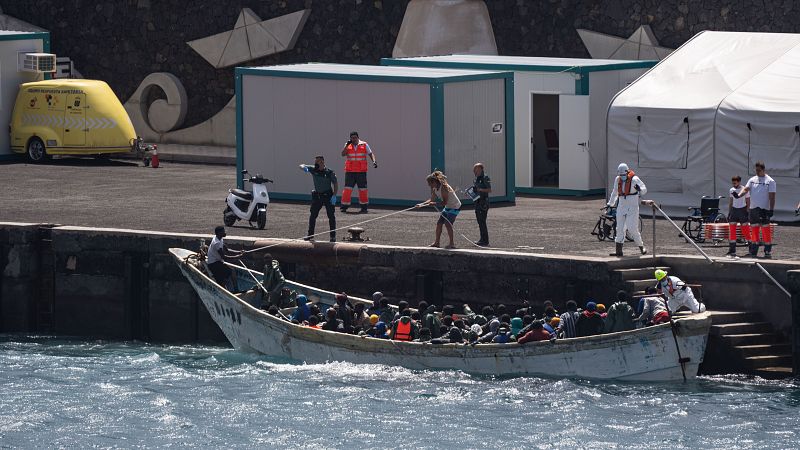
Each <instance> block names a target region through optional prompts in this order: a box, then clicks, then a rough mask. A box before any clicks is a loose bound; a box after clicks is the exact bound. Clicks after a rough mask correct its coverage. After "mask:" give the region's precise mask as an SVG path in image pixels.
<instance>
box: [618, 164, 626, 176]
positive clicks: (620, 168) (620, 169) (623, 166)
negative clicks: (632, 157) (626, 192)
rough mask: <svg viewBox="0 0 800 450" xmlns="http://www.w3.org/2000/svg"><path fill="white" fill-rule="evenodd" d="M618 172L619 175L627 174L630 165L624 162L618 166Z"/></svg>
mask: <svg viewBox="0 0 800 450" xmlns="http://www.w3.org/2000/svg"><path fill="white" fill-rule="evenodd" d="M617 173H618V174H619V175H625V174H626V173H628V165H627V164H625V163H622V164H620V165H619V166H617Z"/></svg>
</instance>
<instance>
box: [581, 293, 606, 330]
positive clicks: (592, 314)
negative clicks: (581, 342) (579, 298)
mask: <svg viewBox="0 0 800 450" xmlns="http://www.w3.org/2000/svg"><path fill="white" fill-rule="evenodd" d="M605 326H606V325H605V322H604V321H603V318H602V317H600V314H599V313H598V312H597V303H595V302H593V301H591V300H590V301H589V302H587V303H586V309H584V310H583V313H582V314H581V315H580V316H579V317H578V322H577V323H576V324H575V334H576V336H577V337H585V336H594V335H597V334H602V333H603V330H604V329H605Z"/></svg>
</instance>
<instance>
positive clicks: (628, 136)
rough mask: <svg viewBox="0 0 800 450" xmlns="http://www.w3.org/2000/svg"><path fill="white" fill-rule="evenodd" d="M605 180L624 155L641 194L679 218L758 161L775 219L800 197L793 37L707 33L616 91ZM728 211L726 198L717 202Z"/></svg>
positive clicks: (787, 215)
mask: <svg viewBox="0 0 800 450" xmlns="http://www.w3.org/2000/svg"><path fill="white" fill-rule="evenodd" d="M607 123H608V134H607V136H608V168H609V180H608V184H609V186H610V183H611V179H613V176H614V175H613V174H614V173H615V172H616V166H617V165H618V164H619V163H620V162H626V163H627V164H628V165H629V166H630V167H631V168H632V169H633V170H634V171H636V173H637V174H638V175H639V176H641V177H642V179H643V180H644V182H645V183H646V184H647V187H648V191H649V192H648V197H649V198H652V199H655V200H656V201H658V202H659V203H661V204H662V206H663V207H664V208H665V210H666V211H667V212H668V213H669V214H671V215H677V216H680V215H685V214H686V207H687V206H692V205H697V204H699V201H700V197H701V196H703V195H721V196H723V197H725V196H727V194H728V189H729V188H730V179H731V176H733V175H741V177H742V179H743V181H746V180H747V179H748V178H749V177H751V176H752V175H754V172H753V164H754V163H755V162H756V161H757V160H763V161H764V162H765V163H766V166H767V173H768V174H770V175H771V176H772V177H773V178H774V179H775V180H776V182H777V184H778V194H777V203H776V207H775V219H776V220H794V208H795V205H796V204H797V202H798V200H800V34H781V33H735V32H713V31H705V32H702V33H699V34H697V35H696V36H695V37H693V38H692V39H691V40H689V41H688V42H687V43H685V44H684V45H683V46H681V47H680V48H679V49H678V50H676V51H675V52H673V53H672V54H670V55H669V56H668V57H667V58H665V59H664V60H663V61H661V62H660V63H659V64H658V65H656V66H655V67H654V68H652V69H651V70H650V71H649V72H647V73H646V74H645V75H643V76H642V77H641V78H639V79H638V80H637V81H635V82H634V83H633V84H631V85H630V86H628V87H627V88H625V89H624V90H622V91H621V92H620V93H619V94H618V95H617V96H616V97H615V98H614V99H613V100H612V102H611V105H610V106H609V111H608V119H607ZM720 204H721V205H724V206H723V210H725V209H726V206H727V200H725V199H723V201H722V202H721V203H720Z"/></svg>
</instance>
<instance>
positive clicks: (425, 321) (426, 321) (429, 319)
mask: <svg viewBox="0 0 800 450" xmlns="http://www.w3.org/2000/svg"><path fill="white" fill-rule="evenodd" d="M419 310H420V311H423V313H422V328H427V329H428V330H429V331H430V333H431V338H432V339H435V338H438V337H441V335H442V331H441V329H442V321H441V319H439V316H437V315H436V305H430V306H428V304H427V302H425V301H424V300H423V301H421V302H419Z"/></svg>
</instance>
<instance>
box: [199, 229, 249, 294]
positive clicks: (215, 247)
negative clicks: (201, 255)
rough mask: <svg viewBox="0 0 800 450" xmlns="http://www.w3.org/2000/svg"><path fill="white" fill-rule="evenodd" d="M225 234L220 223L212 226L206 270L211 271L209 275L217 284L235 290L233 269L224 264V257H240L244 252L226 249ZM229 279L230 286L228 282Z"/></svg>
mask: <svg viewBox="0 0 800 450" xmlns="http://www.w3.org/2000/svg"><path fill="white" fill-rule="evenodd" d="M225 236H227V233H225V227H224V226H222V225H220V226H218V227H216V228H214V239H212V240H211V244H210V245H209V246H208V253H207V254H206V264H208V270H209V271H211V275H212V276H213V277H214V280H215V281H216V282H217V284H219V285H220V286H222V287H224V288H225V289H229V290H230V291H231V292H233V291H235V290H236V279H235V278H234V277H233V276H232V275H233V271H232V270H231V269H230V267H228V266H226V265H225V259H227V258H241V257H242V255H243V254H244V252H234V251H231V250H230V249H228V247H226V246H225V241H224V238H225ZM229 281H230V285H231V286H229V284H228V282H229Z"/></svg>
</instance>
